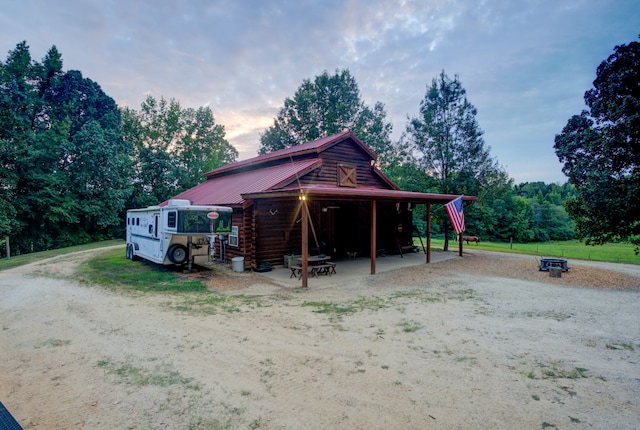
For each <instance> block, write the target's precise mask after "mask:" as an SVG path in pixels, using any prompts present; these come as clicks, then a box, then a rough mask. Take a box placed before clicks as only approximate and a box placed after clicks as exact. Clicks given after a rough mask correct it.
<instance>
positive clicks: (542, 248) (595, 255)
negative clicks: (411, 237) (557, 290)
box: [423, 239, 640, 264]
mask: <svg viewBox="0 0 640 430" xmlns="http://www.w3.org/2000/svg"><path fill="white" fill-rule="evenodd" d="M423 240H424V239H423ZM443 244H444V239H431V247H432V248H436V249H438V248H439V249H442V247H443ZM457 247H458V244H457V243H456V242H454V241H449V249H457ZM464 248H465V249H466V248H469V249H484V250H487V251H501V252H515V253H518V254H531V255H538V256H540V257H560V258H567V259H576V260H594V261H609V262H613V263H628V264H640V256H638V255H635V253H634V252H633V245H631V244H628V243H608V244H606V245H601V246H600V245H598V246H587V245H585V244H584V243H581V242H578V241H577V240H569V241H562V242H541V243H514V244H509V243H502V242H480V245H476V244H475V243H471V244H469V245H467V244H466V242H465V243H464Z"/></svg>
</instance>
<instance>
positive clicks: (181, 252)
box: [167, 244, 187, 265]
mask: <svg viewBox="0 0 640 430" xmlns="http://www.w3.org/2000/svg"><path fill="white" fill-rule="evenodd" d="M167 254H168V256H169V260H171V262H172V263H173V264H177V265H181V264H184V262H185V261H187V248H185V246H184V245H178V244H176V245H171V246H170V247H169V251H167Z"/></svg>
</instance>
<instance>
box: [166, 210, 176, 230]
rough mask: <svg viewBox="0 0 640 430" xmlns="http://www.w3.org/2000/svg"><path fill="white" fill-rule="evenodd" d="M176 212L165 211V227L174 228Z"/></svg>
mask: <svg viewBox="0 0 640 430" xmlns="http://www.w3.org/2000/svg"><path fill="white" fill-rule="evenodd" d="M177 219H178V218H177V212H176V211H171V212H169V213H167V228H176V220H177Z"/></svg>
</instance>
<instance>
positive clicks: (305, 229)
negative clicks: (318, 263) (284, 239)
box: [300, 196, 309, 288]
mask: <svg viewBox="0 0 640 430" xmlns="http://www.w3.org/2000/svg"><path fill="white" fill-rule="evenodd" d="M300 204H301V205H302V277H301V278H302V288H307V286H308V281H309V216H308V211H307V202H306V200H305V198H304V196H302V197H301V202H300Z"/></svg>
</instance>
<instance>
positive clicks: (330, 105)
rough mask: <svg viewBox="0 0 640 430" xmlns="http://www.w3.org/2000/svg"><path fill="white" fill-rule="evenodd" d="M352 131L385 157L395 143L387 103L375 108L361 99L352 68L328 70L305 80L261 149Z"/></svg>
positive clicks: (286, 103)
mask: <svg viewBox="0 0 640 430" xmlns="http://www.w3.org/2000/svg"><path fill="white" fill-rule="evenodd" d="M347 129H349V130H351V131H352V132H353V133H354V134H355V135H356V136H358V137H359V138H360V139H361V140H362V141H363V142H364V143H365V144H367V145H368V146H369V147H370V148H371V149H372V150H373V151H374V152H375V153H376V154H378V155H379V156H380V157H381V159H382V160H384V156H385V154H386V152H387V151H388V150H389V147H390V145H391V141H390V135H391V131H392V125H391V123H390V122H389V121H387V119H386V112H385V110H384V105H383V104H382V103H380V102H376V103H375V104H374V106H373V108H371V107H369V106H367V105H366V104H365V103H364V102H363V101H362V99H361V96H360V90H359V88H358V84H357V82H356V80H355V78H354V77H353V76H351V73H350V72H349V70H348V69H345V70H342V71H340V70H336V72H335V74H333V75H330V74H329V73H327V72H326V71H325V72H324V73H322V74H321V75H318V76H316V77H315V79H314V80H313V81H311V80H310V79H305V80H304V81H303V82H302V85H300V87H299V88H298V90H297V91H296V93H295V94H294V96H293V97H292V98H286V99H285V101H284V106H283V107H282V108H281V109H280V111H279V113H278V115H277V117H276V118H275V119H274V122H273V126H271V127H269V128H268V129H266V130H265V132H264V133H263V134H262V135H261V136H260V148H259V150H258V152H259V153H260V154H264V153H267V152H271V151H276V150H279V149H284V148H288V147H291V146H295V145H299V144H301V143H304V142H309V141H312V140H315V139H319V138H322V137H326V136H331V135H333V134H337V133H340V132H342V131H344V130H347Z"/></svg>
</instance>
